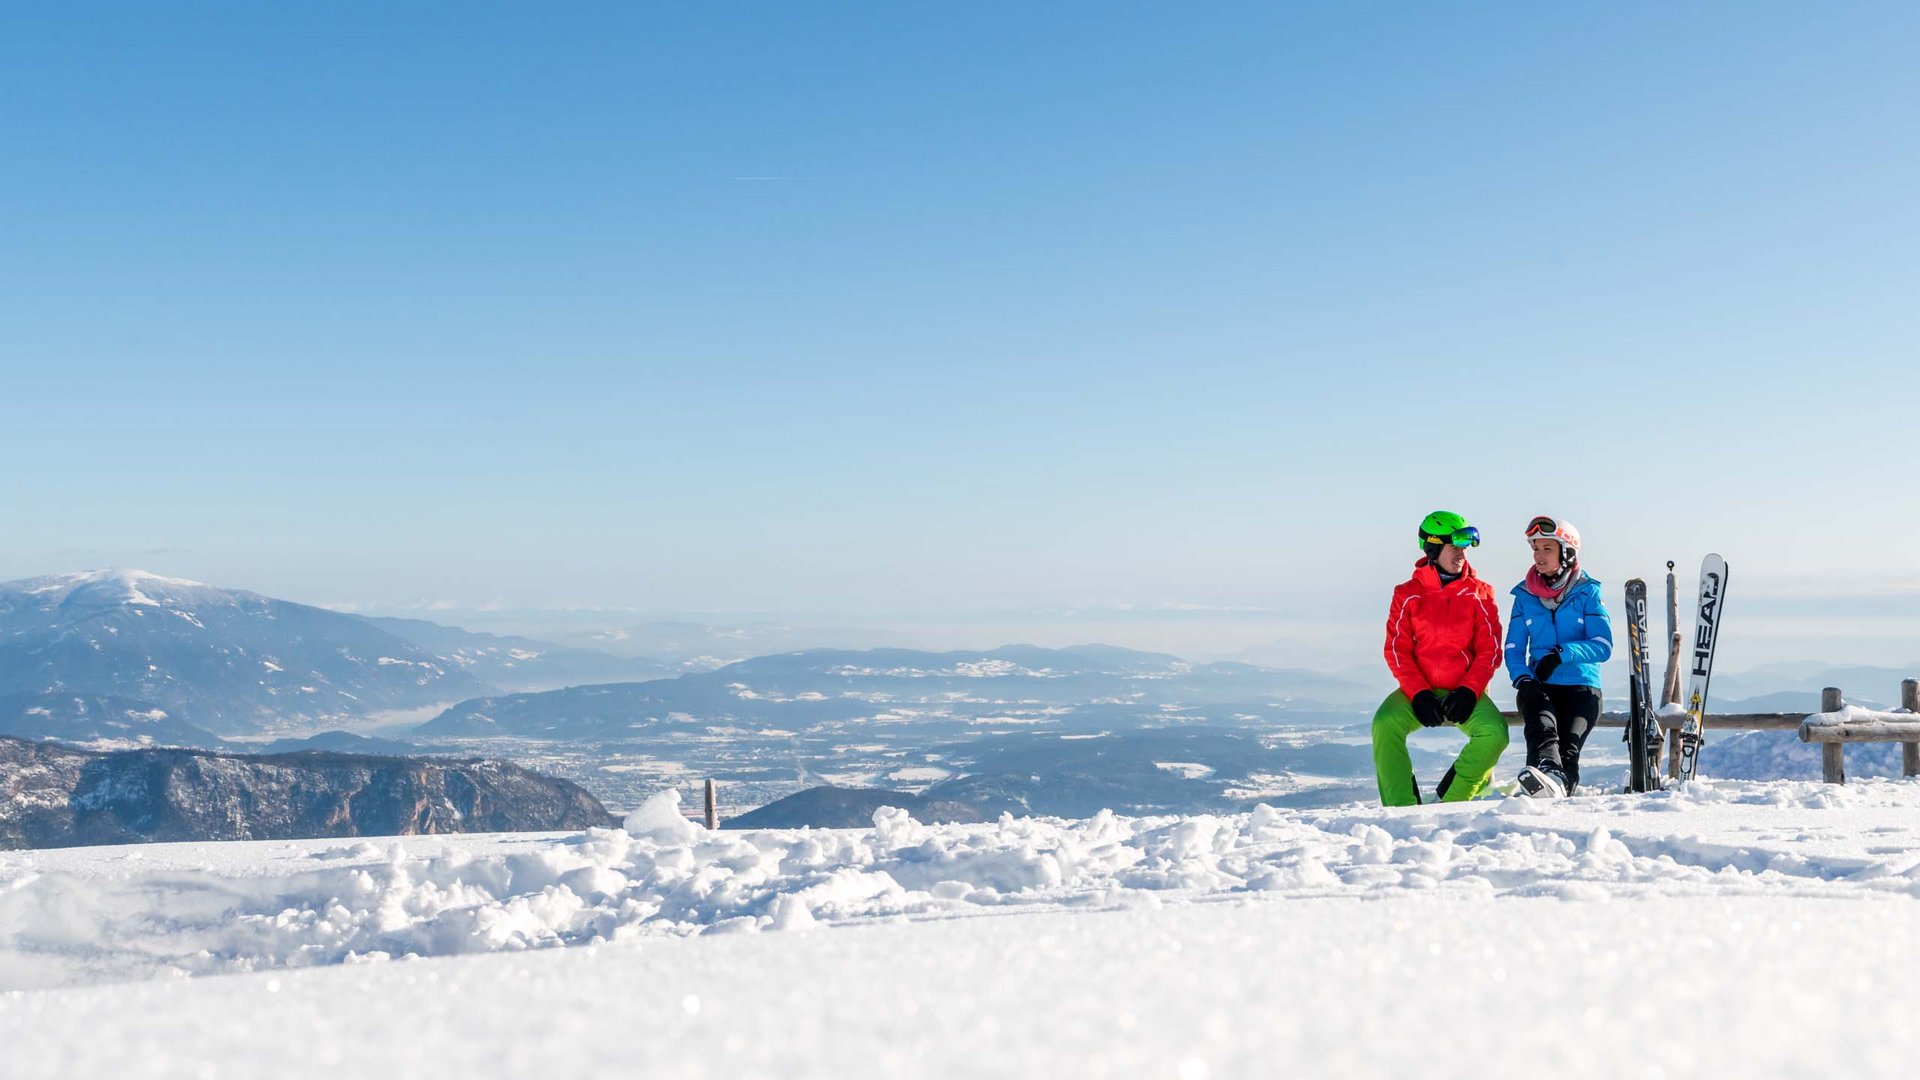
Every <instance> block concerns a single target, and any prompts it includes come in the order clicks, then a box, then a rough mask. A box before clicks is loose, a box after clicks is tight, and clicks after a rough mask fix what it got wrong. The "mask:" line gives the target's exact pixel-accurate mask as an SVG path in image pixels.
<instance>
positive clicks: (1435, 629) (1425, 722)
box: [1373, 510, 1507, 806]
mask: <svg viewBox="0 0 1920 1080" xmlns="http://www.w3.org/2000/svg"><path fill="white" fill-rule="evenodd" d="M1479 543H1480V530H1478V529H1475V528H1474V527H1473V526H1471V525H1468V524H1467V521H1466V519H1465V518H1463V517H1461V516H1460V515H1459V514H1456V513H1453V512H1451V511H1447V510H1435V511H1434V512H1433V513H1431V514H1428V515H1427V516H1426V519H1425V520H1424V521H1422V522H1421V523H1420V547H1421V550H1422V551H1424V552H1425V556H1426V557H1425V558H1422V559H1421V560H1420V561H1419V562H1416V563H1414V564H1413V577H1412V578H1411V579H1410V580H1408V581H1407V582H1405V583H1404V584H1402V585H1400V586H1399V587H1398V588H1396V589H1394V590H1393V606H1392V607H1391V608H1390V609H1389V610H1388V612H1387V645H1386V656H1387V667H1389V668H1390V669H1392V671H1393V677H1394V680H1395V681H1397V682H1398V683H1399V684H1400V688H1399V689H1398V690H1395V691H1394V692H1393V693H1391V694H1388V695H1387V700H1385V701H1383V702H1381V703H1380V708H1379V710H1378V711H1376V712H1375V713H1374V714H1373V769H1374V774H1375V776H1376V777H1377V778H1378V780H1379V782H1380V801H1381V802H1382V803H1384V804H1386V805H1388V806H1417V805H1419V803H1420V784H1419V781H1417V780H1416V779H1414V775H1413V759H1412V758H1411V757H1409V756H1408V755H1407V736H1408V735H1411V734H1413V732H1414V731H1416V730H1418V729H1419V728H1422V727H1440V726H1442V725H1457V726H1458V727H1459V728H1460V730H1461V731H1462V732H1463V733H1464V734H1465V735H1466V736H1467V745H1466V748H1465V749H1463V750H1461V751H1460V756H1459V757H1458V758H1456V759H1455V760H1454V763H1453V767H1452V768H1450V769H1448V770H1447V772H1446V775H1445V776H1442V777H1441V778H1440V784H1439V787H1438V789H1437V790H1436V792H1435V794H1436V796H1437V797H1438V799H1439V801H1441V802H1464V801H1465V800H1467V799H1471V798H1473V797H1474V796H1475V795H1478V794H1480V793H1481V792H1482V791H1485V790H1486V788H1487V784H1488V782H1489V781H1490V780H1491V779H1492V777H1493V768H1494V766H1495V765H1496V764H1498V763H1499V761H1500V752H1501V751H1502V750H1505V749H1506V748H1507V722H1506V720H1505V719H1504V718H1502V717H1501V715H1500V710H1499V709H1497V708H1495V707H1494V704H1493V702H1491V701H1489V700H1487V683H1488V681H1490V680H1491V679H1492V678H1493V672H1494V669H1495V668H1497V667H1499V665H1500V615H1499V608H1498V606H1497V605H1496V604H1495V602H1494V599H1493V587H1492V586H1491V585H1488V584H1487V583H1486V582H1485V581H1482V580H1481V579H1480V578H1479V576H1478V575H1476V574H1475V573H1474V572H1473V567H1471V566H1469V565H1467V549H1468V548H1470V547H1474V546H1476V545H1478V544H1479Z"/></svg>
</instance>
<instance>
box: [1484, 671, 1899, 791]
mask: <svg viewBox="0 0 1920 1080" xmlns="http://www.w3.org/2000/svg"><path fill="white" fill-rule="evenodd" d="M1500 715H1501V716H1503V717H1505V718H1506V721H1507V723H1508V724H1509V725H1511V726H1515V727H1518V726H1519V725H1520V724H1521V723H1522V721H1521V719H1520V714H1519V713H1517V712H1503V713H1501V714H1500ZM1659 720H1660V728H1661V730H1663V731H1667V732H1672V731H1675V730H1677V729H1678V728H1679V727H1680V726H1681V725H1682V724H1684V723H1685V722H1686V715H1685V714H1684V713H1680V712H1677V711H1670V709H1669V710H1662V712H1661V714H1660V717H1659ZM1701 724H1702V726H1703V727H1705V728H1707V729H1708V730H1712V731H1798V732H1799V733H1800V741H1801V742H1804V743H1819V744H1820V775H1821V778H1822V779H1824V780H1826V781H1827V783H1829V784H1844V783H1846V782H1847V777H1846V767H1845V765H1846V762H1845V758H1844V756H1843V755H1844V754H1845V749H1844V747H1845V746H1846V744H1848V743H1863V742H1897V743H1901V744H1903V745H1902V746H1901V755H1902V762H1901V764H1902V769H1901V771H1902V772H1904V773H1905V774H1906V775H1908V776H1920V680H1916V679H1907V680H1905V681H1903V682H1902V683H1901V684H1900V708H1899V709H1897V710H1894V711H1891V712H1875V711H1873V710H1870V709H1863V708H1860V707H1858V706H1850V705H1848V704H1847V703H1846V697H1845V695H1843V694H1842V693H1841V692H1840V690H1839V689H1838V688H1837V687H1832V686H1829V687H1827V688H1826V689H1824V690H1822V691H1820V711H1819V712H1817V713H1815V714H1813V715H1812V716H1808V715H1807V714H1805V713H1728V714H1726V715H1719V716H1716V715H1713V714H1709V715H1707V716H1706V717H1704V718H1703V719H1702V721H1701ZM1594 726H1596V727H1603V728H1622V727H1626V726H1627V716H1626V714H1625V713H1603V714H1601V716H1600V719H1599V720H1598V721H1596V722H1595V725H1594ZM1667 745H1668V747H1669V749H1670V750H1672V751H1674V753H1673V754H1671V755H1670V756H1669V757H1668V759H1667V775H1668V776H1678V775H1679V771H1678V770H1679V764H1680V760H1679V756H1678V753H1677V751H1678V749H1679V740H1678V739H1669V740H1667Z"/></svg>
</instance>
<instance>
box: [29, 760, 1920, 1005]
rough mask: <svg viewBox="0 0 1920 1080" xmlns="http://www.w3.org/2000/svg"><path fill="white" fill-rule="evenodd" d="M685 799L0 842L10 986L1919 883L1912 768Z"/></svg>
mask: <svg viewBox="0 0 1920 1080" xmlns="http://www.w3.org/2000/svg"><path fill="white" fill-rule="evenodd" d="M677 798H678V797H677V795H674V794H673V793H671V792H669V793H666V794H664V795H663V796H660V797H658V798H656V799H655V800H653V801H652V802H650V803H649V804H648V805H647V806H646V807H643V808H642V809H641V810H640V811H637V812H636V813H635V814H633V815H631V816H630V817H629V818H628V819H627V821H626V823H625V827H624V828H622V829H592V830H588V831H587V832H584V833H581V834H578V835H573V836H567V837H562V838H555V839H551V840H540V841H535V842H528V841H521V842H519V843H517V844H516V847H518V848H524V849H525V850H511V851H506V852H493V853H484V854H483V853H474V852H470V851H466V850H462V844H461V842H460V839H459V838H456V839H440V838H435V839H434V841H433V844H434V846H435V847H437V848H438V849H439V850H438V851H437V852H433V853H428V852H410V851H409V850H408V847H407V845H406V844H402V843H400V842H397V841H395V842H388V843H387V844H385V845H376V844H374V843H370V842H367V841H360V842H358V843H357V844H354V845H352V846H349V847H334V848H322V849H319V850H316V851H314V852H313V853H312V854H310V855H309V856H307V858H308V860H310V861H309V866H311V867H312V868H310V869H297V870H295V871H293V872H284V873H280V874H277V875H272V874H269V875H264V876H257V877H222V876H217V875H214V874H210V873H195V872H186V871H162V870H158V869H156V870H153V871H147V872H145V873H139V872H136V873H134V874H133V875H131V876H127V874H126V871H125V866H126V864H125V863H124V862H121V863H119V865H118V866H117V867H116V869H115V871H114V872H113V873H112V874H110V875H109V874H97V873H79V872H73V871H56V872H39V873H36V872H33V871H31V870H27V869H25V868H24V867H21V866H19V865H18V864H17V863H14V864H0V989H3V988H5V985H6V982H7V979H8V978H9V977H8V975H7V973H8V972H9V971H13V972H15V973H16V975H15V976H13V978H14V982H15V984H16V985H18V984H20V979H22V978H26V976H20V975H18V974H17V973H18V972H21V971H27V970H29V969H32V968H33V967H34V965H35V964H39V965H41V966H42V967H43V968H44V967H45V966H46V965H49V964H50V965H54V966H57V967H60V968H61V969H62V971H63V972H64V974H63V975H61V976H60V977H59V978H60V979H61V980H62V981H90V980H93V979H99V978H129V977H142V976H150V975H153V974H157V973H161V972H168V971H171V972H177V973H193V974H198V973H211V972H224V971H248V970H261V969H271V968H279V967H306V966H313V965H324V964H337V963H352V962H360V961H367V960H380V959H389V958H395V957H403V956H433V955H445V954H454V953H485V952H496V951H512V950H522V949H529V948H541V947H551V946H565V945H574V944H588V943H598V942H606V941H618V940H623V939H629V938H635V937H642V936H647V935H656V936H657V935H667V936H686V935H691V934H712V933H753V932H757V931H765V930H803V929H807V928H811V927H815V926H820V925H838V924H847V923H859V922H870V921H874V920H886V921H891V920H895V919H899V918H902V917H905V918H927V917H952V916H956V915H965V914H980V913H985V912H989V911H1006V910H1035V909H1094V910H1101V909H1124V908H1132V907H1142V906H1145V907H1157V906H1159V905H1160V904H1162V903H1163V902H1166V901H1175V902H1195V901H1206V900H1214V899H1227V898H1232V897H1235V896H1250V895H1252V894H1262V893H1264V894H1274V895H1278V896H1285V897H1337V896H1373V895H1394V894H1406V893H1409V892H1412V891H1420V892H1438V893H1443V894H1453V895H1456V896H1461V897H1473V898H1492V897H1508V896H1515V897H1549V898H1559V899H1564V900H1605V899H1611V898H1616V897H1649V896H1675V895H1700V894H1713V895H1792V896H1829V897H1833V896H1840V897H1849V896H1850V897H1861V896H1869V895H1876V896H1877V895H1892V896H1900V897H1920V825H1916V823H1915V822H1914V815H1913V813H1912V811H1913V810H1914V809H1915V808H1920V785H1914V784H1911V783H1904V782H1896V781H1875V782H1869V783H1866V784H1860V785H1853V786H1849V787H1846V788H1834V787H1831V786H1827V785H1821V784H1805V783H1794V782H1786V781H1780V782H1772V783H1747V782H1738V781H1699V782H1695V783H1693V784H1689V785H1686V786H1684V787H1683V788H1681V789H1679V790H1677V791H1670V792H1665V793H1660V794H1657V795H1650V796H1628V795H1612V796H1592V797H1584V798H1578V799H1570V800H1564V801H1562V802H1560V803H1557V804H1550V803H1544V802H1533V801H1529V800H1524V799H1508V800H1505V801H1501V802H1494V801H1487V802H1481V803H1473V804H1464V805H1459V806H1449V807H1416V808H1407V809H1400V810H1395V809H1382V808H1379V807H1360V806H1352V807H1343V808H1337V809H1328V810H1309V811H1281V810H1275V809H1273V808H1271V807H1267V806H1264V805H1263V806H1259V807H1256V808H1255V809H1254V810H1253V811H1252V812H1251V813H1247V814H1238V815H1200V816H1193V817H1165V818H1124V817H1120V816H1117V815H1114V814H1112V813H1110V812H1103V813H1100V814H1098V815H1096V816H1094V817H1092V818H1088V819H1085V820H1078V821H1065V820H1058V819H1038V818H1013V817H1003V818H1002V819H1000V820H999V821H998V822H996V823H992V824H985V825H947V826H925V825H921V824H919V823H917V822H914V821H913V820H912V819H910V818H909V817H908V816H907V815H906V813H905V812H904V811H900V810H895V809H882V810H880V811H878V812H877V813H876V814H875V817H874V826H873V828H872V829H869V830H784V831H775V830H770V831H764V832H708V831H706V830H704V829H701V828H700V827H698V826H697V825H694V824H692V823H690V822H688V821H687V820H686V819H685V818H684V817H683V816H681V814H680V812H679V808H678V805H677ZM1881 823H1884V824H1881ZM1876 824H1880V826H1881V827H1878V828H1870V826H1874V825H1876ZM1865 834H1871V835H1865ZM1866 840H1871V842H1872V846H1871V847H1868V846H1864V842H1865V841H1866ZM105 850H114V849H105ZM119 850H129V849H119ZM30 854H32V853H16V856H19V855H30ZM316 863H317V864H318V865H314V864H316ZM31 979H32V982H34V983H45V982H46V981H48V976H47V974H46V972H45V971H44V970H41V971H39V972H38V973H37V974H34V975H32V976H31Z"/></svg>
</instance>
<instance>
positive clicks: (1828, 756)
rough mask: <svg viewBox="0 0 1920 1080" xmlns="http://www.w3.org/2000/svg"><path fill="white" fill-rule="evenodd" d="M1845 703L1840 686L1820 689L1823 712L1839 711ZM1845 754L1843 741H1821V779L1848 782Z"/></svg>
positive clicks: (1840, 782) (1830, 782)
mask: <svg viewBox="0 0 1920 1080" xmlns="http://www.w3.org/2000/svg"><path fill="white" fill-rule="evenodd" d="M1845 704H1846V698H1844V697H1843V696H1842V695H1841V693H1840V688H1839V687H1837V686H1829V687H1827V688H1825V689H1824V690H1821V691H1820V711H1821V712H1823V713H1830V712H1839V711H1840V708H1841V706H1843V705H1845ZM1845 754H1846V748H1845V745H1844V744H1842V743H1837V742H1831V743H1821V744H1820V779H1822V780H1825V781H1826V782H1827V783H1829V784H1844V783H1846V782H1847V770H1846V758H1845V756H1844V755H1845Z"/></svg>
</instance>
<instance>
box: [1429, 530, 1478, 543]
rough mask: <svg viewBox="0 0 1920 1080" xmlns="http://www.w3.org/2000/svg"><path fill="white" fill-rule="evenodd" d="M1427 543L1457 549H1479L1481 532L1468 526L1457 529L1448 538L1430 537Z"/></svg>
mask: <svg viewBox="0 0 1920 1080" xmlns="http://www.w3.org/2000/svg"><path fill="white" fill-rule="evenodd" d="M1427 541H1428V542H1429V543H1434V544H1452V545H1453V546H1454V547H1457V548H1470V547H1479V546H1480V530H1479V529H1476V528H1474V527H1473V526H1471V525H1468V526H1466V527H1465V528H1461V529H1455V530H1454V531H1453V532H1452V533H1451V534H1450V535H1447V536H1433V535H1428V537H1427Z"/></svg>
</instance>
